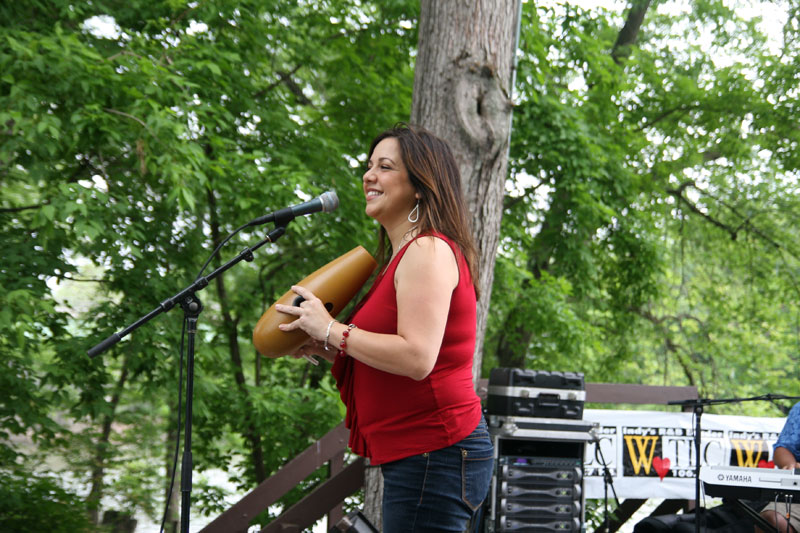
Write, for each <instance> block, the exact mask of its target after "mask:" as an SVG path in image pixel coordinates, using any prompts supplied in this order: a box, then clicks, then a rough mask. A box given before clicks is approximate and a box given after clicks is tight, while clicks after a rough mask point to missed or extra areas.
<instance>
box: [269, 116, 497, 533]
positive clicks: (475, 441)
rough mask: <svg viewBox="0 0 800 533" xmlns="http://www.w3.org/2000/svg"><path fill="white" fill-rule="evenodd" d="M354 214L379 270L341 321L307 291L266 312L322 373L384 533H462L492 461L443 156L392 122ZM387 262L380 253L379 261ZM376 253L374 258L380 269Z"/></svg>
mask: <svg viewBox="0 0 800 533" xmlns="http://www.w3.org/2000/svg"><path fill="white" fill-rule="evenodd" d="M363 189H364V196H365V199H366V213H367V215H369V216H370V217H372V218H374V219H375V220H377V221H378V222H379V223H380V225H381V230H380V234H381V235H380V240H381V244H382V248H381V250H380V252H379V254H378V261H379V263H382V270H381V271H380V272H379V274H378V275H377V277H376V278H375V281H374V283H373V285H372V287H371V289H370V290H369V292H368V293H367V295H366V296H365V297H364V299H363V300H362V301H361V302H360V303H359V305H358V306H357V307H356V310H355V311H354V313H353V315H352V316H351V317H350V319H349V320H347V321H346V323H340V322H337V321H336V320H334V319H333V318H332V317H331V316H330V314H329V313H328V312H327V310H326V309H325V307H324V306H323V305H322V302H321V301H320V300H319V299H317V298H316V297H315V296H314V294H313V293H311V292H310V291H308V290H306V289H304V288H302V287H298V286H295V287H293V290H294V291H295V292H296V293H297V294H299V295H300V296H302V297H303V298H305V301H304V302H303V303H302V304H301V305H300V306H299V307H294V306H285V305H280V306H277V310H278V311H281V312H284V313H288V314H292V315H296V316H297V319H296V320H294V321H293V322H291V323H289V324H285V325H281V326H280V328H281V329H282V330H283V331H291V330H294V329H297V328H300V329H302V330H303V331H305V332H306V333H308V334H309V335H310V337H311V339H312V340H311V341H310V342H309V343H307V344H306V345H305V346H304V347H302V348H301V349H300V350H299V351H298V352H297V353H296V354H295V355H297V356H300V355H319V356H322V357H324V358H326V359H328V360H329V361H332V362H333V368H332V373H333V375H334V377H335V378H336V381H337V384H338V387H339V391H340V394H341V398H342V401H343V402H344V403H345V405H346V406H347V419H346V424H347V427H348V428H350V443H349V444H350V447H351V449H352V450H353V451H354V452H355V453H357V454H359V455H363V456H365V457H368V458H369V459H370V462H371V464H372V465H380V466H381V471H382V473H383V477H384V494H383V525H384V531H385V532H387V533H394V532H418V531H470V530H472V528H474V527H475V526H476V525H477V524H476V522H477V518H478V512H477V511H478V509H479V507H480V505H481V504H482V502H483V500H484V499H485V498H486V495H487V493H488V489H489V484H490V480H491V476H492V467H493V450H492V443H491V440H490V438H489V434H488V431H487V429H486V422H485V421H484V420H483V416H482V414H481V406H480V400H479V398H478V396H477V395H476V393H475V388H474V385H473V383H472V358H473V352H474V350H475V329H476V292H477V288H476V285H475V280H476V279H477V254H476V250H475V245H474V243H473V239H472V235H471V233H470V229H469V224H468V221H467V215H466V208H465V202H464V197H463V193H462V189H461V178H460V175H459V171H458V167H457V165H456V162H455V159H454V158H453V155H452V152H451V151H450V148H449V146H448V145H447V143H445V142H444V141H443V140H441V139H439V138H437V137H436V136H434V135H433V134H431V133H429V132H427V131H425V130H423V129H418V128H413V127H410V126H406V125H399V126H397V127H395V128H393V129H390V130H388V131H385V132H383V133H381V134H380V135H378V137H377V138H376V139H375V140H374V141H373V142H372V144H371V146H370V149H369V154H368V161H367V168H366V171H365V172H364V176H363ZM389 253H391V256H389ZM387 256H388V259H387Z"/></svg>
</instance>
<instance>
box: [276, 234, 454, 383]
mask: <svg viewBox="0 0 800 533" xmlns="http://www.w3.org/2000/svg"><path fill="white" fill-rule="evenodd" d="M458 277H459V272H458V264H457V263H456V258H455V255H454V254H453V251H452V250H451V248H450V246H449V245H448V244H447V243H446V242H445V241H443V240H441V239H439V238H436V237H421V238H419V239H417V240H415V241H414V242H413V243H412V244H411V245H410V246H409V247H408V249H407V250H406V252H405V254H404V255H403V258H402V259H401V260H400V264H399V265H398V266H397V270H396V272H395V277H394V283H395V290H396V293H397V334H396V335H386V334H380V333H374V332H370V331H364V330H360V329H353V330H351V331H350V335H349V337H348V338H347V354H348V355H350V356H351V357H353V358H354V359H357V360H359V361H361V362H362V363H365V364H367V365H369V366H372V367H374V368H377V369H379V370H383V371H385V372H390V373H392V374H399V375H402V376H407V377H410V378H412V379H416V380H421V379H424V378H425V377H426V376H427V375H428V374H430V372H431V370H433V366H434V365H435V364H436V359H437V357H438V356H439V349H440V348H441V345H442V338H443V337H444V330H445V325H446V323H447V316H448V314H449V312H450V299H451V297H452V294H453V289H455V287H456V285H457V284H458ZM293 290H294V291H295V292H296V293H297V294H299V295H300V296H303V297H304V298H305V299H306V301H305V302H303V303H302V304H301V306H300V307H299V308H296V307H295V308H293V307H292V306H277V307H276V308H277V310H278V311H281V312H286V313H289V314H294V315H297V316H298V319H297V320H295V321H294V322H291V323H289V324H282V325H281V326H279V327H280V329H281V330H283V331H292V330H294V329H297V328H301V329H303V330H304V331H305V332H306V333H308V334H309V335H310V336H311V337H313V338H314V339H317V340H321V341H324V340H325V334H326V329H327V325H328V322H329V321H330V320H331V318H330V315H329V314H328V312H327V311H326V310H325V308H324V307H323V306H322V302H321V301H319V299H318V298H316V297H315V296H314V295H313V293H311V292H310V291H308V290H306V289H304V288H303V287H293ZM347 329H348V328H347V325H346V324H342V323H339V322H335V323H334V324H333V325H332V327H331V330H330V336H329V338H328V343H329V344H331V345H332V346H334V348H337V349H338V346H339V343H340V342H341V340H342V333H343V332H344V331H345V330H347Z"/></svg>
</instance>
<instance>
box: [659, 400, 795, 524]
mask: <svg viewBox="0 0 800 533" xmlns="http://www.w3.org/2000/svg"><path fill="white" fill-rule="evenodd" d="M796 399H800V396H785V395H783V394H764V395H761V396H752V397H750V398H721V399H716V400H713V399H710V398H697V399H696V400H678V401H671V402H667V404H669V405H680V406H683V407H691V408H692V410H693V411H694V416H695V424H694V451H695V458H694V461H695V464H694V531H695V533H700V515H701V514H702V511H703V509H702V507H701V506H700V430H701V425H700V418H701V417H702V416H703V409H704V407H705V406H706V405H718V404H724V403H740V402H749V401H755V400H768V401H772V400H796Z"/></svg>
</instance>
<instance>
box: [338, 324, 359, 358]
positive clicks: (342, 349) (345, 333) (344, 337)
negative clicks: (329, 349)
mask: <svg viewBox="0 0 800 533" xmlns="http://www.w3.org/2000/svg"><path fill="white" fill-rule="evenodd" d="M355 327H356V325H355V324H348V326H347V329H346V330H344V331H343V332H342V342H340V343H339V355H346V353H345V352H346V351H347V337H349V336H350V330H351V329H353V328H355Z"/></svg>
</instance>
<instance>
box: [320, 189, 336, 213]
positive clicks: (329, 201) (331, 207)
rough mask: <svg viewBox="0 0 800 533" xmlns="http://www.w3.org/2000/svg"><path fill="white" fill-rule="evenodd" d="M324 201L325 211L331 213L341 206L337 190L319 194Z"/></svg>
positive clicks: (323, 209) (323, 208) (323, 207)
mask: <svg viewBox="0 0 800 533" xmlns="http://www.w3.org/2000/svg"><path fill="white" fill-rule="evenodd" d="M319 199H320V201H321V202H322V211H323V213H330V212H331V211H335V210H336V208H338V207H339V197H338V196H336V191H328V192H324V193H322V194H321V195H320V196H319Z"/></svg>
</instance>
